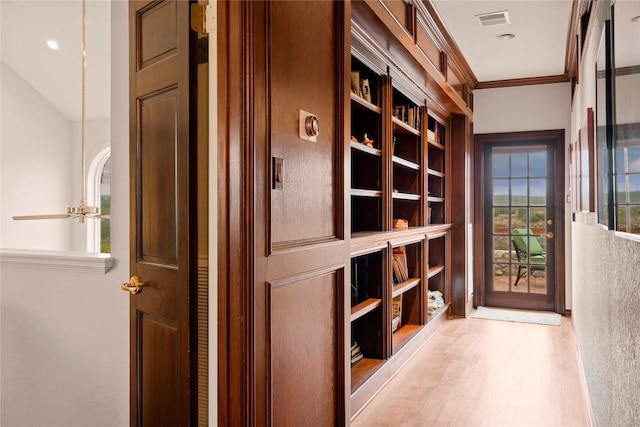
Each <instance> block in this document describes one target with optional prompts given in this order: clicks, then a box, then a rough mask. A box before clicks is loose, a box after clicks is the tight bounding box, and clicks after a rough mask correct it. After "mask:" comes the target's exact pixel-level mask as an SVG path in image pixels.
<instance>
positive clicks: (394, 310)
mask: <svg viewBox="0 0 640 427" xmlns="http://www.w3.org/2000/svg"><path fill="white" fill-rule="evenodd" d="M401 326H402V295H398V296H397V297H395V298H394V299H393V302H392V305H391V332H395V331H397V330H398V329H399V328H400V327H401Z"/></svg>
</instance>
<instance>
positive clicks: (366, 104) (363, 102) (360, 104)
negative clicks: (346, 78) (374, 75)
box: [351, 92, 382, 114]
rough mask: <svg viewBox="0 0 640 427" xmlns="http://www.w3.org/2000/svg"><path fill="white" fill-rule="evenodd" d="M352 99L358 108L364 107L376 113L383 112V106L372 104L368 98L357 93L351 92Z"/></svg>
mask: <svg viewBox="0 0 640 427" xmlns="http://www.w3.org/2000/svg"><path fill="white" fill-rule="evenodd" d="M351 101H353V102H352V105H353V106H354V107H356V108H364V109H366V110H369V111H371V112H373V113H376V114H382V108H380V107H378V106H377V105H375V104H372V103H371V102H369V101H367V100H366V99H364V98H362V97H361V96H358V95H356V94H355V93H353V92H351Z"/></svg>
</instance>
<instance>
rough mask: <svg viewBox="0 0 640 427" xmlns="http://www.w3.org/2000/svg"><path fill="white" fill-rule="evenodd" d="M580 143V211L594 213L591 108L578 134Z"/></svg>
mask: <svg viewBox="0 0 640 427" xmlns="http://www.w3.org/2000/svg"><path fill="white" fill-rule="evenodd" d="M579 135H580V137H579V141H580V153H579V156H580V205H579V209H580V210H581V211H587V212H595V210H596V208H595V189H594V184H595V176H594V172H595V167H594V162H593V158H594V147H593V108H590V107H589V108H587V111H586V113H585V115H584V117H583V119H582V126H581V127H580V132H579Z"/></svg>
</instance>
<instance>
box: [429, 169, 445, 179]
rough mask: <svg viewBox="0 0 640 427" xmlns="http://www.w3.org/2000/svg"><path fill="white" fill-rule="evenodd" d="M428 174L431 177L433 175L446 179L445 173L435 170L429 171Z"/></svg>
mask: <svg viewBox="0 0 640 427" xmlns="http://www.w3.org/2000/svg"><path fill="white" fill-rule="evenodd" d="M427 173H428V174H429V175H433V176H438V177H440V178H444V173H443V172H440V171H437V170H435V169H427Z"/></svg>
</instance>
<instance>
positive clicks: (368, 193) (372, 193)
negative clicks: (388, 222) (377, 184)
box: [351, 188, 382, 197]
mask: <svg viewBox="0 0 640 427" xmlns="http://www.w3.org/2000/svg"><path fill="white" fill-rule="evenodd" d="M351 195H352V196H355V197H382V191H377V190H362V189H359V188H352V189H351Z"/></svg>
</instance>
